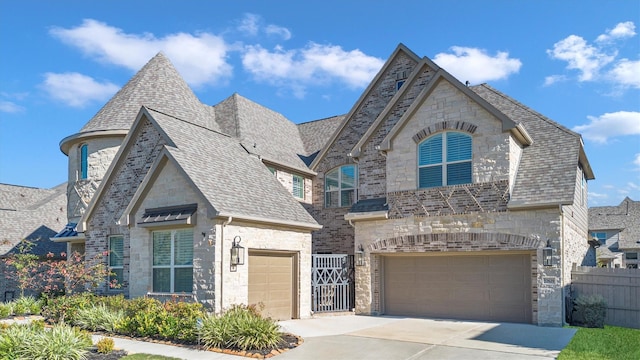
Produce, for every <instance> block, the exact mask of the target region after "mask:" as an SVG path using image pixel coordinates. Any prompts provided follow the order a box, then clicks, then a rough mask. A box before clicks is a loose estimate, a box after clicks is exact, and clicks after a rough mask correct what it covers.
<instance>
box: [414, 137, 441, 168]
mask: <svg viewBox="0 0 640 360" xmlns="http://www.w3.org/2000/svg"><path fill="white" fill-rule="evenodd" d="M441 162H442V134H438V135H434V136H432V137H430V138H429V139H427V140H425V141H423V142H422V143H421V144H420V147H419V149H418V165H420V166H422V165H432V164H439V163H441Z"/></svg>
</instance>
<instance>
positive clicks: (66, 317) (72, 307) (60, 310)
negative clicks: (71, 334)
mask: <svg viewBox="0 0 640 360" xmlns="http://www.w3.org/2000/svg"><path fill="white" fill-rule="evenodd" d="M95 302H96V296H95V295H93V294H91V293H81V294H77V295H68V296H60V297H55V298H51V299H48V300H47V303H46V305H44V306H43V308H42V316H44V318H45V319H47V321H49V322H50V323H64V322H66V321H69V322H70V323H72V324H73V323H74V322H75V321H76V319H77V313H78V311H79V310H81V309H86V308H89V307H91V306H93V304H94V303H95Z"/></svg>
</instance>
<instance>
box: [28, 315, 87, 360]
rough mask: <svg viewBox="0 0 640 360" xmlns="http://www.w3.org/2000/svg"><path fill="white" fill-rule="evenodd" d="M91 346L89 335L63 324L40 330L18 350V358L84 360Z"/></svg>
mask: <svg viewBox="0 0 640 360" xmlns="http://www.w3.org/2000/svg"><path fill="white" fill-rule="evenodd" d="M92 345H93V342H92V341H91V335H90V334H88V333H86V332H83V331H81V330H78V329H77V328H73V327H70V326H68V325H65V324H61V325H56V326H54V327H52V328H51V329H50V330H49V331H44V330H40V331H39V332H37V333H36V334H35V336H32V337H31V338H29V341H28V342H27V343H26V344H25V345H24V346H21V347H20V349H18V351H17V353H18V355H19V356H20V358H26V359H33V360H62V359H64V360H80V359H84V358H85V355H86V354H87V352H88V349H89V348H90V347H91V346H92Z"/></svg>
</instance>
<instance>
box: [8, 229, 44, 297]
mask: <svg viewBox="0 0 640 360" xmlns="http://www.w3.org/2000/svg"><path fill="white" fill-rule="evenodd" d="M34 246H35V244H34V243H33V242H31V241H29V240H27V239H23V240H21V241H20V243H18V245H16V250H17V252H15V253H11V254H9V255H7V257H6V258H4V259H2V260H3V262H4V264H5V265H6V266H7V267H8V268H9V269H11V268H13V271H6V272H5V277H6V278H7V279H8V280H10V281H14V282H15V283H16V284H17V285H18V289H20V297H23V296H24V291H25V290H26V289H36V288H37V287H38V284H36V282H35V281H33V280H34V277H37V276H38V274H39V273H40V272H41V271H42V269H40V264H39V260H40V257H39V256H38V255H35V254H32V253H31V249H32V248H33V247H34Z"/></svg>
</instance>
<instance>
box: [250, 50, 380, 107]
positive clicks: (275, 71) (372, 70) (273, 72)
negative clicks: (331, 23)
mask: <svg viewBox="0 0 640 360" xmlns="http://www.w3.org/2000/svg"><path fill="white" fill-rule="evenodd" d="M242 64H243V66H244V68H245V70H246V71H247V72H249V73H251V74H253V76H254V77H255V78H256V79H257V80H260V81H266V82H269V83H271V84H272V85H276V86H281V87H287V88H290V89H291V90H293V91H294V93H295V94H297V95H296V96H298V97H302V96H304V92H305V88H306V87H307V86H309V85H320V84H325V83H329V82H333V81H339V82H342V83H344V84H346V85H347V86H349V87H351V88H361V87H364V86H366V85H367V84H368V83H369V81H371V79H372V78H373V76H375V74H376V73H377V72H378V70H380V68H381V67H382V65H383V64H384V61H383V60H382V59H379V58H376V57H372V56H368V55H366V54H364V53H363V52H362V51H360V50H358V49H356V50H351V51H345V50H343V49H342V48H341V47H340V46H333V45H320V44H316V43H310V44H309V45H307V46H306V47H305V48H303V49H297V50H284V49H282V48H281V47H276V48H275V49H274V50H273V51H269V50H267V49H265V48H263V47H262V46H260V45H252V46H247V47H246V48H245V52H244V54H243V55H242Z"/></svg>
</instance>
